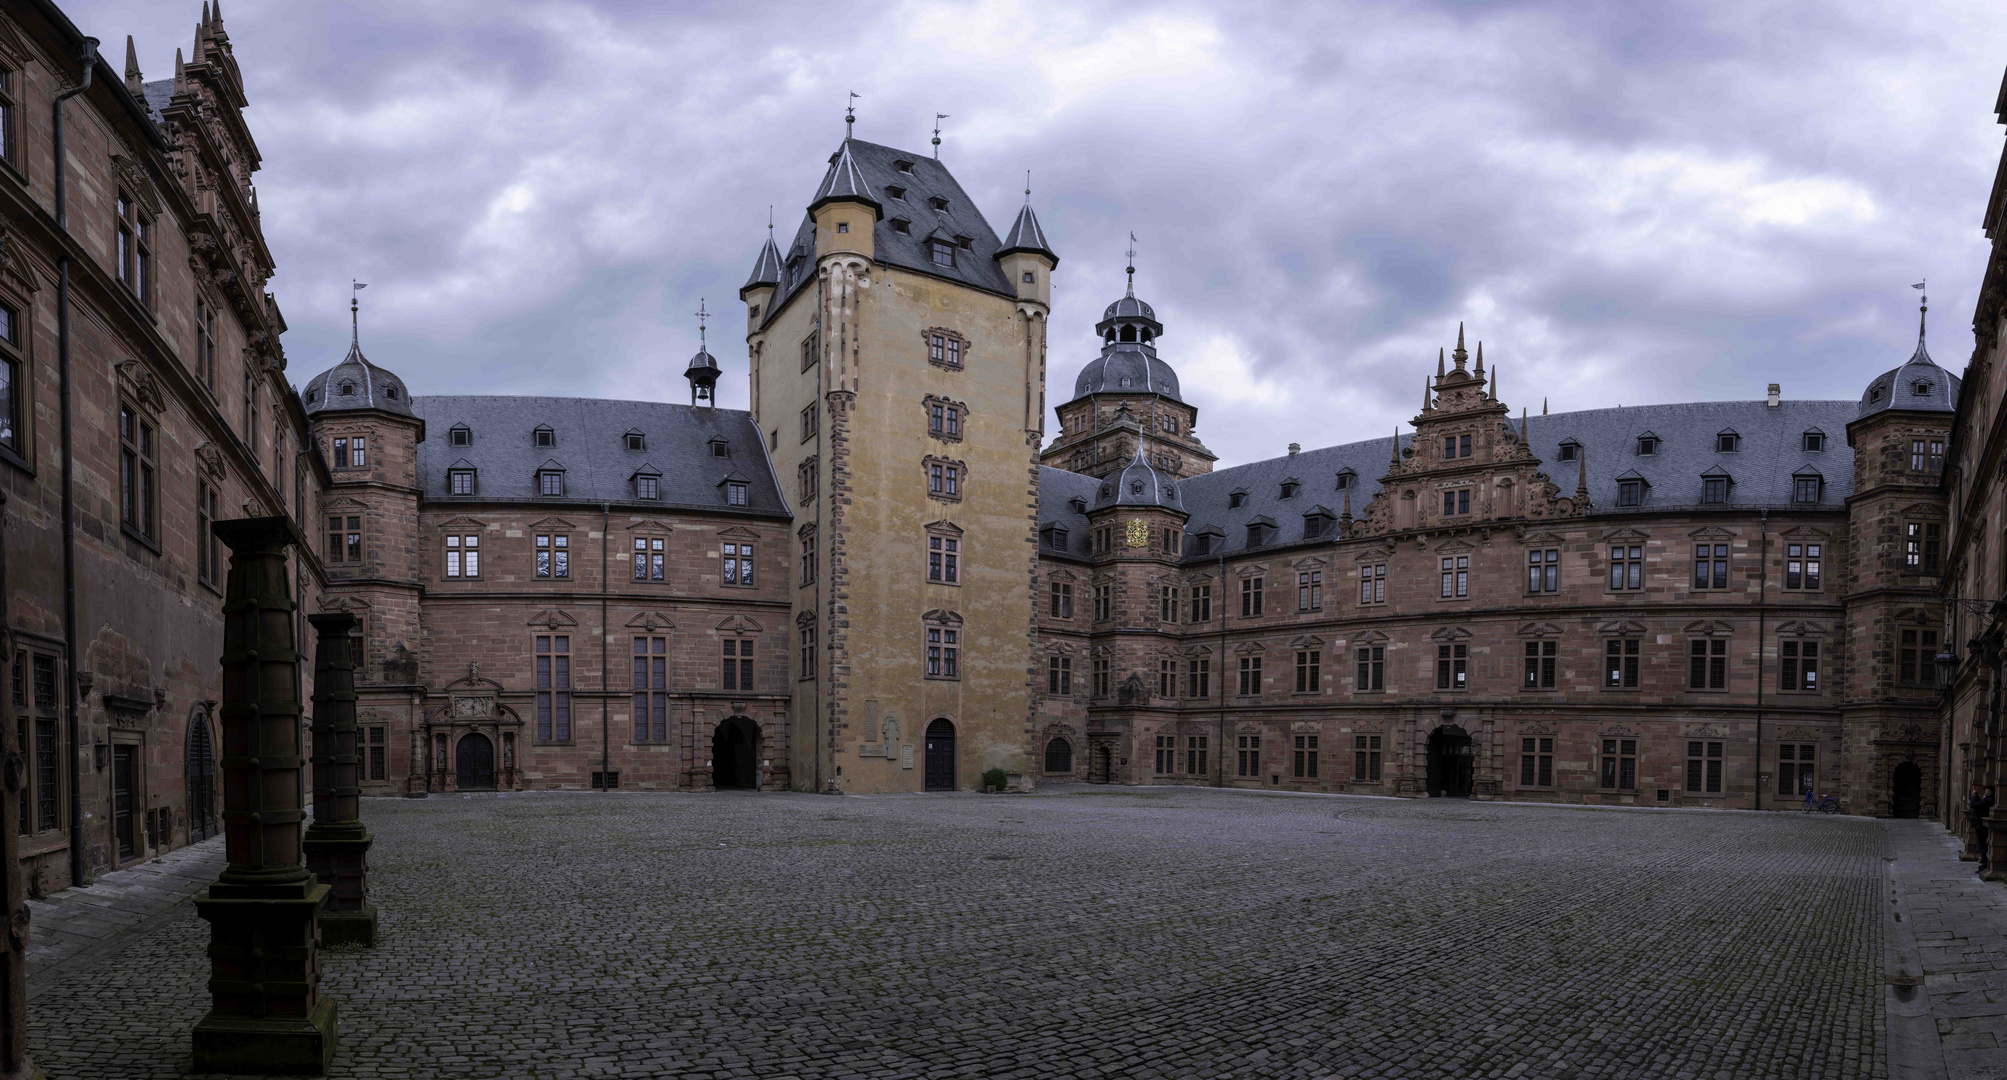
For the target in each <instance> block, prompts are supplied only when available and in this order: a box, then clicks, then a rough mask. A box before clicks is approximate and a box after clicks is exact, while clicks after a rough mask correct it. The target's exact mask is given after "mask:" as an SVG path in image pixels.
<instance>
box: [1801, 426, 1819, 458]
mask: <svg viewBox="0 0 2007 1080" xmlns="http://www.w3.org/2000/svg"><path fill="white" fill-rule="evenodd" d="M1799 445H1800V446H1802V447H1803V448H1804V451H1805V452H1806V453H1808V454H1818V453H1823V452H1824V451H1825V449H1826V433H1825V432H1823V431H1820V430H1819V429H1818V428H1813V429H1812V430H1810V431H1808V432H1806V433H1805V434H1804V435H1803V436H1801V438H1800V444H1799Z"/></svg>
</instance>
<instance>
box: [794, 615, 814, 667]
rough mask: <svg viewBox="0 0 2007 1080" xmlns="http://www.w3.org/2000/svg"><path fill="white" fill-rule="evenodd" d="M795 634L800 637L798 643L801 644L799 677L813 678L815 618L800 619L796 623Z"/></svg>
mask: <svg viewBox="0 0 2007 1080" xmlns="http://www.w3.org/2000/svg"><path fill="white" fill-rule="evenodd" d="M796 636H797V637H798V638H799V639H800V642H799V643H800V645H801V677H802V678H804V679H807V678H813V677H814V675H815V620H814V619H804V620H802V621H801V623H800V624H799V625H798V629H797V631H796Z"/></svg>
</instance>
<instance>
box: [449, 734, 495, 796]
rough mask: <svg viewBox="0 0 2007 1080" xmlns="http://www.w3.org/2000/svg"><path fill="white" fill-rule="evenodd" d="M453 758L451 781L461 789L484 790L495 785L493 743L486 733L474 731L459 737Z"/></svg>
mask: <svg viewBox="0 0 2007 1080" xmlns="http://www.w3.org/2000/svg"><path fill="white" fill-rule="evenodd" d="M454 758H455V760H454V765H455V768H454V770H453V772H454V776H453V782H454V783H455V784H456V785H458V786H459V788H460V790H461V791H484V790H487V789H490V788H493V787H494V786H495V744H494V743H491V742H489V741H488V737H487V736H486V735H481V734H478V733H476V734H472V735H468V736H467V737H465V738H463V739H461V740H460V747H459V749H458V750H456V751H455V752H454Z"/></svg>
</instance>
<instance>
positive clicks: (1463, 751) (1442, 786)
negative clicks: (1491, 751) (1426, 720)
mask: <svg viewBox="0 0 2007 1080" xmlns="http://www.w3.org/2000/svg"><path fill="white" fill-rule="evenodd" d="M1476 763H1477V755H1476V754H1475V752H1473V750H1472V749H1471V745H1470V733H1469V732H1467V731H1465V730H1464V729H1462V728H1460V727H1458V726H1456V725H1455V724H1444V725H1443V726H1441V727H1439V728H1437V729H1435V730H1434V731H1433V732H1430V733H1429V775H1428V785H1429V794H1430V795H1433V796H1437V797H1447V798H1459V797H1462V796H1465V795H1468V794H1470V782H1471V774H1472V773H1473V772H1474V771H1475V768H1476Z"/></svg>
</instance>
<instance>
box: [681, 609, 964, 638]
mask: <svg viewBox="0 0 2007 1080" xmlns="http://www.w3.org/2000/svg"><path fill="white" fill-rule="evenodd" d="M938 614H940V613H939V612H934V611H930V612H928V613H927V617H928V618H929V619H932V618H934V617H935V616H936V615H938ZM954 621H955V622H960V621H961V619H960V618H959V617H957V618H956V619H955V620H954ZM712 629H715V630H723V631H725V632H726V633H729V634H757V633H760V632H761V631H762V630H764V629H766V628H765V627H763V626H761V625H760V624H759V622H758V621H757V620H755V619H752V618H750V617H748V616H745V615H727V616H726V617H724V618H723V619H720V620H719V621H718V624H717V625H716V626H715V627H713V628H712Z"/></svg>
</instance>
